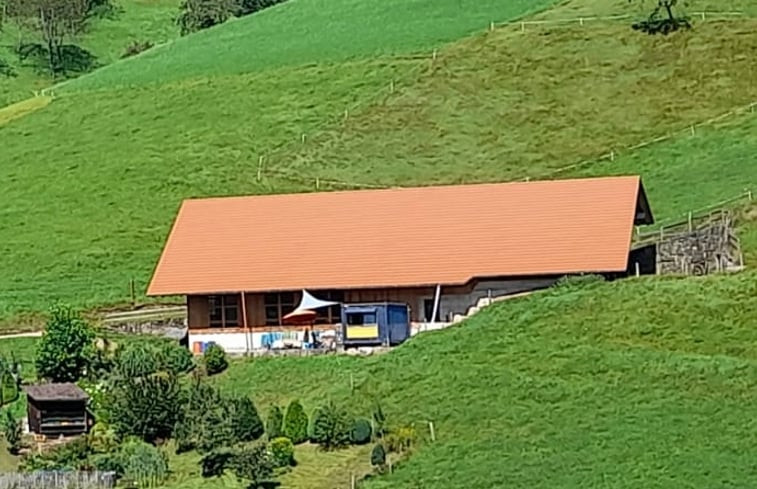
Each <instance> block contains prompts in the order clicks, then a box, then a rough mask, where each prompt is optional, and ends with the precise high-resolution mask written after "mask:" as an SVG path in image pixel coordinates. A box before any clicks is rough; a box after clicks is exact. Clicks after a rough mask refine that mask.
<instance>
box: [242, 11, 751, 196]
mask: <svg viewBox="0 0 757 489" xmlns="http://www.w3.org/2000/svg"><path fill="white" fill-rule="evenodd" d="M691 15H693V16H695V17H698V18H701V19H702V20H703V21H707V20H734V19H738V18H748V16H747V15H746V14H745V13H744V12H740V11H697V12H691ZM636 17H638V16H634V15H631V14H623V15H610V16H593V17H592V16H588V17H572V18H563V19H543V20H519V21H512V22H502V23H495V22H491V23H490V25H489V30H494V29H495V28H501V27H509V26H513V25H520V26H521V28H522V30H525V29H524V28H525V26H528V25H570V24H576V23H577V24H579V25H584V24H585V23H587V22H595V21H617V20H627V19H632V18H636ZM443 57H444V52H443V50H439V49H435V50H433V51H432V53H431V54H430V55H429V54H428V53H426V54H414V55H410V56H405V57H396V58H403V59H409V60H416V61H417V60H428V61H431V64H425V65H414V66H413V68H412V69H411V70H408V72H406V73H404V74H403V75H402V76H401V77H398V78H394V79H391V80H388V81H387V82H386V83H385V86H384V88H382V89H380V90H378V91H377V92H375V93H374V94H373V96H371V97H367V98H366V99H363V100H361V101H358V102H355V103H354V104H352V105H350V106H349V107H347V108H345V109H344V112H343V113H341V114H339V115H338V116H336V117H334V116H332V117H331V118H330V119H329V120H328V121H326V122H325V124H323V126H326V127H329V128H330V129H333V124H335V123H336V124H339V123H344V122H345V121H347V120H348V119H349V117H350V114H352V113H355V112H357V111H358V110H360V109H361V108H363V107H364V106H370V104H373V103H375V102H376V101H377V100H380V99H381V98H382V97H388V96H391V95H393V94H395V93H397V92H398V91H400V89H401V87H403V86H405V82H406V81H407V80H412V81H415V80H417V79H418V77H419V76H420V75H422V74H424V72H427V71H428V70H430V69H431V68H433V66H434V62H436V61H437V60H442V59H443ZM393 58H395V57H393ZM756 111H757V101H755V102H751V103H750V104H747V105H745V106H742V107H739V108H736V109H732V110H730V111H728V112H725V113H723V114H720V115H718V116H716V117H713V118H711V119H708V120H706V121H700V122H697V123H693V124H687V125H686V127H685V128H682V129H681V130H679V131H673V132H670V133H668V134H665V135H662V136H658V137H655V138H651V139H649V140H646V141H643V142H641V143H638V144H634V145H631V146H628V147H624V148H617V149H611V150H610V151H609V152H607V153H605V154H602V155H600V156H598V157H595V158H590V159H585V160H581V161H579V162H576V163H571V164H569V165H566V166H564V167H560V168H556V169H554V170H550V171H548V172H543V173H541V174H536V175H532V176H528V177H524V178H523V179H522V180H524V181H529V180H532V179H549V178H553V177H557V176H560V175H562V174H565V173H568V172H570V171H573V170H579V169H582V168H584V167H587V166H590V165H592V164H595V163H597V162H600V161H604V160H610V161H615V159H616V158H617V157H618V156H620V155H621V154H622V153H624V152H630V151H634V150H638V149H641V148H644V147H646V146H650V145H652V144H655V143H659V142H663V141H666V140H669V139H672V138H674V137H677V136H679V135H681V134H684V133H688V134H691V135H695V134H696V130H697V128H702V127H705V126H710V125H713V124H715V123H717V122H720V121H724V120H726V119H728V118H732V117H735V116H738V115H743V114H745V113H748V112H750V113H752V114H753V113H755V112H756ZM328 133H329V131H328V130H320V131H316V132H314V133H313V134H310V135H309V134H306V133H302V134H301V135H300V136H299V138H298V141H291V140H290V141H286V142H282V143H280V144H279V145H277V146H275V147H274V148H272V149H271V150H270V151H268V152H266V153H265V154H262V155H257V158H258V166H257V171H256V181H257V182H259V183H260V182H262V181H263V180H264V179H265V178H266V177H273V178H276V179H281V180H285V181H289V182H292V183H296V184H299V185H303V186H305V187H310V188H312V189H313V190H326V189H349V190H359V189H385V188H401V187H402V185H391V184H376V183H368V182H357V181H345V180H339V179H336V178H331V177H324V176H322V175H321V176H319V175H315V176H313V175H304V174H303V173H302V172H301V171H300V170H298V169H296V168H282V167H274V166H270V165H268V164H267V163H270V162H272V161H275V160H276V159H277V158H278V157H280V156H284V155H285V152H286V151H291V150H292V144H298V143H299V144H300V145H302V146H304V145H306V144H307V143H308V142H309V141H313V140H318V138H319V137H321V136H324V135H327V134H328Z"/></svg>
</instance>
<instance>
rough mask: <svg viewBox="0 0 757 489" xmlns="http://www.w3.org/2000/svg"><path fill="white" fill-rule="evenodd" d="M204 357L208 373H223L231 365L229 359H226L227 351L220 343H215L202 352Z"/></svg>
mask: <svg viewBox="0 0 757 489" xmlns="http://www.w3.org/2000/svg"><path fill="white" fill-rule="evenodd" d="M202 359H203V362H204V363H205V370H206V371H207V372H208V375H215V374H218V373H221V372H223V371H224V370H226V368H227V367H228V366H229V361H228V360H226V352H225V351H224V349H223V348H222V347H221V346H220V345H216V344H213V345H210V346H209V347H207V348H206V349H205V352H204V353H203V354H202Z"/></svg>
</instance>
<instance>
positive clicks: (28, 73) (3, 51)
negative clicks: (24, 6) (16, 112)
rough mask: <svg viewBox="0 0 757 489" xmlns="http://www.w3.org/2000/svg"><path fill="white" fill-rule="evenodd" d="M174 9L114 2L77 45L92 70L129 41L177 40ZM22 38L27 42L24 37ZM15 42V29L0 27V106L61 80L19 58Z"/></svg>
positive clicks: (158, 3) (170, 3)
mask: <svg viewBox="0 0 757 489" xmlns="http://www.w3.org/2000/svg"><path fill="white" fill-rule="evenodd" d="M178 6H179V0H117V1H116V9H115V10H114V11H113V12H112V13H109V14H108V15H106V16H104V17H103V18H96V19H94V20H92V21H91V22H90V27H89V29H88V30H87V31H86V32H85V33H84V34H83V35H82V36H81V38H80V39H78V44H79V45H80V46H81V47H82V48H83V49H85V50H86V51H88V52H89V53H91V54H92V55H93V56H94V57H95V67H97V66H105V65H107V64H109V63H112V62H114V61H116V60H118V59H120V58H121V56H122V55H123V54H124V51H125V50H126V46H127V45H129V44H130V43H131V42H132V41H150V42H152V43H154V44H161V43H165V42H168V41H169V40H171V39H174V38H175V37H177V36H178V34H179V31H178V28H177V27H176V25H175V24H174V21H173V19H174V17H175V16H176V12H177V9H178ZM25 38H26V40H27V41H28V40H30V39H31V37H30V36H28V34H27V35H25ZM18 39H19V32H18V30H17V28H16V27H15V26H14V25H13V24H12V23H11V22H9V21H7V22H5V23H4V25H3V26H2V28H0V107H4V106H6V105H9V104H11V103H14V102H19V101H22V100H24V99H26V98H29V97H31V96H32V95H33V94H34V92H37V91H40V90H42V89H45V88H48V87H50V86H51V85H54V84H56V83H58V82H60V81H62V80H56V79H53V78H52V77H51V76H50V75H49V74H48V73H47V72H46V71H45V66H44V64H43V65H39V64H38V63H37V62H36V61H35V60H34V59H24V60H22V59H20V58H19V56H18V54H17V53H16V50H15V48H16V45H17V44H18ZM71 75H72V76H75V75H76V73H72V74H71ZM0 123H2V116H0Z"/></svg>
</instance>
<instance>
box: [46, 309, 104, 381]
mask: <svg viewBox="0 0 757 489" xmlns="http://www.w3.org/2000/svg"><path fill="white" fill-rule="evenodd" d="M94 338H95V333H94V331H93V330H92V328H91V327H90V326H89V324H87V323H86V322H85V321H84V320H83V319H82V317H81V316H80V315H79V313H78V312H76V311H74V310H73V309H72V308H70V307H68V306H55V307H53V308H52V309H51V311H50V319H49V320H48V321H47V325H45V332H44V334H43V335H42V339H41V340H40V341H39V343H38V344H37V355H36V357H35V364H36V367H37V375H39V376H40V377H43V378H46V379H50V380H52V381H53V382H75V381H77V380H79V379H80V378H81V377H82V376H83V375H84V372H85V371H86V369H87V366H88V365H89V363H90V360H91V358H92V356H93V353H94V348H93V345H92V341H93V340H94Z"/></svg>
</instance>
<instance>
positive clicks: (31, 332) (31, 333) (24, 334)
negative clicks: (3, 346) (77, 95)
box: [0, 331, 42, 340]
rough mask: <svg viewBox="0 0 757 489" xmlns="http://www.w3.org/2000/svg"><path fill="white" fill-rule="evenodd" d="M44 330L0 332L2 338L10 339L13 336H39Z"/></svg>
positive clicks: (0, 338)
mask: <svg viewBox="0 0 757 489" xmlns="http://www.w3.org/2000/svg"><path fill="white" fill-rule="evenodd" d="M40 336H42V331H27V332H25V333H11V334H0V340H9V339H11V338H39V337H40Z"/></svg>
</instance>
